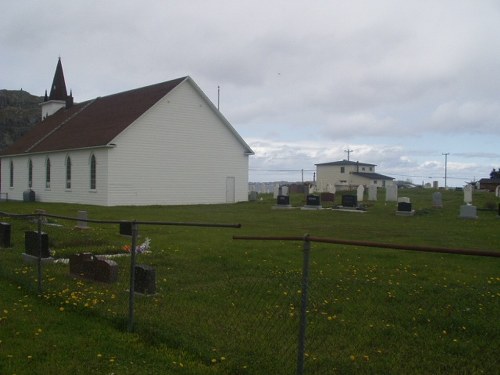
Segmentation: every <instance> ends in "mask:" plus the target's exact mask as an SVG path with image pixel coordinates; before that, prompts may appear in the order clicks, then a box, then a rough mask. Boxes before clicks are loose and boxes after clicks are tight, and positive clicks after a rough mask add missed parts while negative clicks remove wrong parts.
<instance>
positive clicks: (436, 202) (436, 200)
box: [432, 191, 443, 208]
mask: <svg viewBox="0 0 500 375" xmlns="http://www.w3.org/2000/svg"><path fill="white" fill-rule="evenodd" d="M432 207H435V208H443V197H442V195H441V192H440V191H435V192H434V193H433V194H432Z"/></svg>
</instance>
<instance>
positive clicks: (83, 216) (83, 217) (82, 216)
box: [76, 211, 88, 229]
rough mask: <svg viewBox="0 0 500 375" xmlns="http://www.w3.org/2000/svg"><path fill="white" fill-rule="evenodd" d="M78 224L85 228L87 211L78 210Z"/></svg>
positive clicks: (79, 226) (78, 226)
mask: <svg viewBox="0 0 500 375" xmlns="http://www.w3.org/2000/svg"><path fill="white" fill-rule="evenodd" d="M77 219H78V220H77V222H76V226H77V228H80V229H85V228H88V227H87V219H88V214H87V211H78V215H77Z"/></svg>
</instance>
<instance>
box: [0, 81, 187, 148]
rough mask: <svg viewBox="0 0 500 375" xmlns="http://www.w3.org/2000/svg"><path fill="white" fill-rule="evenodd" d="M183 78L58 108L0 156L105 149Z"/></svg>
mask: <svg viewBox="0 0 500 375" xmlns="http://www.w3.org/2000/svg"><path fill="white" fill-rule="evenodd" d="M185 79H186V77H182V78H178V79H174V80H172V81H167V82H163V83H158V84H155V85H151V86H147V87H142V88H138V89H135V90H130V91H125V92H122V93H118V94H114V95H109V96H104V97H99V98H96V99H93V100H90V101H87V102H83V103H79V104H75V105H74V106H72V107H71V108H69V109H65V108H63V109H60V110H59V111H57V112H56V113H55V114H53V115H52V116H49V117H47V118H46V119H45V120H44V121H42V122H40V123H39V124H38V125H36V126H35V127H33V129H32V130H31V131H30V132H28V133H27V134H26V135H25V136H23V137H22V138H20V139H19V140H18V141H17V142H15V143H14V144H12V145H11V146H10V147H8V148H7V149H5V150H3V151H2V152H1V153H0V155H16V154H23V153H34V152H48V151H58V150H68V149H78V148H86V147H97V146H105V145H107V144H108V143H109V142H111V140H113V139H114V138H115V137H116V136H117V135H118V134H120V133H121V132H122V131H123V130H124V129H125V128H127V127H128V126H129V125H130V124H132V122H134V121H135V120H136V119H137V118H138V117H139V116H141V115H142V114H143V113H144V112H146V111H147V110H148V109H149V108H151V106H153V105H154V104H155V103H156V102H158V100H160V99H161V98H162V97H164V96H165V95H166V94H167V93H169V92H170V91H171V90H172V89H174V88H175V87H176V86H177V85H179V84H180V83H181V82H183V81H184V80H185Z"/></svg>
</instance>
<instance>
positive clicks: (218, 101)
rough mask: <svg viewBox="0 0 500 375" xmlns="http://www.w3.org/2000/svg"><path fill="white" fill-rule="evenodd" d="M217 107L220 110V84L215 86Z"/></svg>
mask: <svg viewBox="0 0 500 375" xmlns="http://www.w3.org/2000/svg"><path fill="white" fill-rule="evenodd" d="M217 109H218V110H219V111H220V86H217Z"/></svg>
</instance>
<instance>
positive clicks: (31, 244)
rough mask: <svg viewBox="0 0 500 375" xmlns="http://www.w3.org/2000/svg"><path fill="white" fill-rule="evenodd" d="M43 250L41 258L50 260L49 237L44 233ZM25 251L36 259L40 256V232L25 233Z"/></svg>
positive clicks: (42, 234)
mask: <svg viewBox="0 0 500 375" xmlns="http://www.w3.org/2000/svg"><path fill="white" fill-rule="evenodd" d="M40 235H41V237H42V241H41V244H42V249H41V258H49V257H50V252H49V235H48V234H47V233H44V232H42V233H41V234H40ZM24 249H25V253H26V254H28V255H31V256H34V257H38V256H39V254H40V242H39V236H38V232H35V231H26V232H24Z"/></svg>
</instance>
